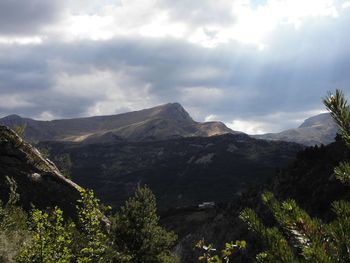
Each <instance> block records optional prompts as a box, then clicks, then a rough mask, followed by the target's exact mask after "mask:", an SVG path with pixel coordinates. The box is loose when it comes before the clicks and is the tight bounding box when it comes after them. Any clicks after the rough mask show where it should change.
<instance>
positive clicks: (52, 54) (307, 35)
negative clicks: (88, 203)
mask: <svg viewBox="0 0 350 263" xmlns="http://www.w3.org/2000/svg"><path fill="white" fill-rule="evenodd" d="M318 21H319V22H317V23H313V22H312V20H310V21H309V22H308V23H305V24H304V25H303V26H302V28H299V29H298V30H296V29H295V28H294V27H292V26H285V27H283V28H281V29H280V32H277V33H276V34H274V38H273V39H271V40H270V43H271V45H270V46H269V47H268V48H267V49H266V50H263V51H259V50H257V49H256V47H253V46H247V45H242V44H239V43H234V42H231V43H228V44H226V45H220V46H219V47H218V48H213V49H207V48H203V47H199V46H198V45H194V44H189V43H187V42H184V41H180V40H174V39H147V38H118V39H114V40H109V41H84V42H72V43H58V42H55V43H50V42H47V43H44V44H42V45H34V46H21V47H20V48H19V47H18V46H3V47H2V48H0V56H1V60H0V77H1V80H2V81H1V83H0V92H1V94H5V95H8V96H9V95H15V94H19V95H21V97H22V98H25V100H26V102H28V105H27V104H25V103H24V104H23V105H22V106H18V107H16V108H15V109H14V108H9V107H4V106H3V107H1V105H0V116H3V115H6V114H9V113H13V112H14V111H16V113H19V114H21V115H25V116H29V117H31V116H32V117H35V116H40V115H41V114H42V113H43V112H45V111H49V112H50V113H52V114H53V115H54V116H60V117H73V116H81V115H84V114H86V112H87V109H88V108H90V107H92V106H93V105H95V104H96V103H98V102H103V101H105V100H108V99H109V97H108V96H109V95H111V94H110V93H108V92H106V93H101V94H100V93H98V94H95V93H94V94H91V95H90V96H89V94H84V92H83V91H82V92H78V91H79V89H80V88H79V87H74V88H72V93H71V94H70V93H69V92H68V93H67V92H65V93H62V92H60V89H63V88H65V89H67V87H60V85H61V84H60V83H59V82H58V79H59V77H60V74H61V73H65V74H67V76H68V77H70V76H79V75H89V74H91V76H93V75H94V73H95V72H96V71H98V72H100V71H102V72H104V71H108V72H112V73H113V74H115V75H116V76H127V77H128V78H123V79H122V80H120V83H121V85H120V86H121V87H122V88H121V89H122V91H125V92H126V93H127V92H130V94H137V92H138V89H141V87H142V86H143V85H146V84H148V85H149V89H148V91H147V92H148V93H149V96H150V97H151V98H152V102H154V104H157V103H166V102H171V101H179V102H180V103H182V104H183V105H184V106H185V107H186V108H188V109H190V111H191V110H192V112H191V113H193V114H194V115H195V116H196V117H197V118H199V120H203V119H204V118H205V116H208V115H210V114H215V115H217V116H220V118H221V120H222V121H227V122H230V121H232V120H233V119H235V118H238V119H245V118H247V119H253V118H257V119H259V118H264V116H266V115H271V114H274V113H276V112H277V113H278V112H288V113H292V112H303V111H305V112H307V111H310V110H315V109H322V108H323V107H322V104H321V98H322V97H323V96H325V95H326V92H327V91H330V90H334V89H335V88H342V89H343V90H344V91H345V92H348V93H349V91H350V88H349V85H350V75H349V74H348V72H350V36H349V35H348V34H346V32H347V29H348V27H349V25H350V17H349V16H345V15H344V16H341V17H339V18H337V19H329V20H327V21H326V20H324V21H323V20H318ZM82 85H85V84H84V83H82ZM68 88H69V87H68ZM81 88H83V87H81ZM103 88H104V87H103V86H96V90H98V89H103ZM73 89H76V90H73ZM111 90H113V89H111ZM73 91H74V92H73ZM196 91H197V92H196ZM109 92H110V91H109ZM115 92H120V91H118V90H116V91H115ZM206 92H207V93H208V94H205V93H206ZM213 94H214V95H213ZM141 99H142V98H141ZM149 106H153V105H151V104H150V105H149ZM114 111H115V109H114V108H113V109H112V108H111V111H110V112H109V113H114ZM281 121H283V120H281ZM285 128H286V127H285Z"/></svg>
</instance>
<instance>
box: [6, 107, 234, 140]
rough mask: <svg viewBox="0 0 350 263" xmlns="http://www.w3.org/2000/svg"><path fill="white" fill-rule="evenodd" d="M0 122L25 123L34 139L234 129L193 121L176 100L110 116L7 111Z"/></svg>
mask: <svg viewBox="0 0 350 263" xmlns="http://www.w3.org/2000/svg"><path fill="white" fill-rule="evenodd" d="M0 124H3V125H7V126H9V127H13V126H16V125H26V130H25V138H26V139H27V140H28V141H31V142H37V141H52V140H54V141H73V142H87V143H91V142H93V143H97V142H113V141H120V140H121V139H126V140H131V141H141V140H159V139H169V138H177V137H192V136H204V137H208V136H212V135H219V134H225V133H235V132H234V131H232V130H231V129H229V128H228V127H226V126H225V125H224V124H223V123H221V122H206V123H200V122H196V121H194V120H193V119H192V118H191V117H190V115H189V114H188V113H187V112H186V110H185V109H184V108H183V107H182V106H181V105H180V104H179V103H168V104H165V105H161V106H158V107H154V108H150V109H145V110H140V111H134V112H128V113H123V114H118V115H111V116H95V117H89V118H78V119H65V120H53V121H36V120H33V119H28V118H21V117H20V116H17V115H10V116H7V117H5V118H2V119H0Z"/></svg>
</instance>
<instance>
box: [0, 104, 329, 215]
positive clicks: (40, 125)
mask: <svg viewBox="0 0 350 263" xmlns="http://www.w3.org/2000/svg"><path fill="white" fill-rule="evenodd" d="M0 124H3V125H7V126H10V127H15V126H20V125H25V126H26V129H25V134H24V137H25V139H26V140H28V141H30V142H34V143H35V144H36V145H37V146H38V147H39V148H41V149H43V150H45V151H46V152H49V157H50V159H51V160H60V159H61V156H69V159H70V162H71V167H70V172H71V176H72V179H73V181H75V182H77V183H78V184H80V185H81V186H82V187H88V188H92V189H94V190H95V192H96V193H97V194H98V196H99V197H100V198H101V199H102V201H104V202H106V203H108V204H112V205H113V206H114V207H118V206H119V205H120V204H122V202H124V200H125V199H126V198H127V197H128V196H130V195H131V194H132V193H133V191H134V189H135V187H136V186H137V184H138V183H142V184H147V185H149V186H150V187H151V188H152V190H153V191H154V192H155V194H156V196H157V197H158V201H159V205H160V206H161V207H162V208H164V209H167V208H170V207H177V206H188V205H195V204H198V203H200V202H203V201H208V200H210V201H216V202H220V201H225V200H230V199H231V198H232V196H234V195H236V194H239V193H240V192H241V191H242V190H243V189H244V188H246V186H247V185H249V184H251V183H259V182H262V181H264V180H265V179H266V178H268V177H269V176H271V175H272V174H273V173H274V171H275V170H276V168H278V167H282V166H284V165H286V164H288V163H289V162H290V161H292V160H293V159H294V157H295V155H296V153H297V152H298V151H300V150H301V149H303V148H304V146H302V145H300V144H304V145H314V144H320V143H327V142H330V141H332V140H333V139H334V137H335V133H336V127H335V124H334V123H333V121H332V119H331V118H330V116H329V114H321V115H317V116H314V117H311V118H309V119H307V120H305V122H304V123H303V124H302V125H301V126H300V127H299V128H296V129H290V130H287V131H284V132H281V133H278V134H265V135H259V136H249V135H247V134H244V133H241V132H236V131H233V130H231V129H229V128H228V127H226V126H225V125H224V124H223V123H221V122H204V123H201V122H196V121H194V120H193V119H192V118H191V116H190V115H189V114H188V113H187V112H186V110H185V109H184V108H183V107H182V106H181V105H180V104H178V103H169V104H165V105H161V106H157V107H154V108H150V109H145V110H140V111H134V112H129V113H124V114H118V115H111V116H95V117H89V118H77V119H63V120H53V121H37V120H33V119H29V118H22V117H20V116H17V115H10V116H7V117H5V118H2V119H0ZM254 137H255V138H254ZM261 139H264V140H261ZM283 141H286V142H283ZM294 142H297V143H299V144H295V143H294ZM58 165H59V163H58Z"/></svg>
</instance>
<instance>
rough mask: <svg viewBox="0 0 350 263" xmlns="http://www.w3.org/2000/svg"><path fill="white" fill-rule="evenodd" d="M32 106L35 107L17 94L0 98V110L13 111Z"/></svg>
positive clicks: (2, 95) (4, 95)
mask: <svg viewBox="0 0 350 263" xmlns="http://www.w3.org/2000/svg"><path fill="white" fill-rule="evenodd" d="M34 106H35V105H33V104H32V103H31V102H29V101H27V100H26V99H25V98H24V97H23V96H21V95H19V94H1V96H0V108H2V109H6V110H14V109H17V108H23V107H34Z"/></svg>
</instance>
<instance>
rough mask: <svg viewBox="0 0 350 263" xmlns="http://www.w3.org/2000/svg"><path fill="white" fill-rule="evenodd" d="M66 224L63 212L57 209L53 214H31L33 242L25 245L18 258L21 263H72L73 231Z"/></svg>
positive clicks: (36, 210)
mask: <svg viewBox="0 0 350 263" xmlns="http://www.w3.org/2000/svg"><path fill="white" fill-rule="evenodd" d="M73 228H74V224H73V223H71V224H69V225H65V224H64V220H63V212H62V210H61V209H59V208H58V207H55V208H54V210H53V211H52V213H46V212H43V211H41V210H38V209H34V210H33V211H32V213H31V230H32V234H33V235H32V240H31V242H30V243H25V244H24V245H23V248H22V250H21V251H20V253H19V255H18V256H17V262H19V263H47V262H57V263H70V262H71V259H72V258H73V254H72V250H71V244H72V234H71V233H72V229H73Z"/></svg>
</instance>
